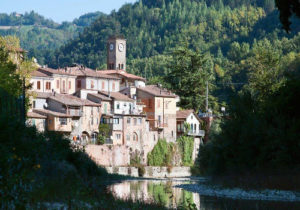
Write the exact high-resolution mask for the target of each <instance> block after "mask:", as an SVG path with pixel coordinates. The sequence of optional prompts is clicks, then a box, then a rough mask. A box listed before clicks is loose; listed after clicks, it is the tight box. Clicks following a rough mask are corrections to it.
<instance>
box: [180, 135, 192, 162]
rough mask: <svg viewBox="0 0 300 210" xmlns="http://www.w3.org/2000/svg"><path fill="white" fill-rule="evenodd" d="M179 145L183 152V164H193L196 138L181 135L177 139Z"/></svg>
mask: <svg viewBox="0 0 300 210" xmlns="http://www.w3.org/2000/svg"><path fill="white" fill-rule="evenodd" d="M177 146H178V147H179V150H180V152H181V160H182V165H184V166H192V165H193V151H194V139H193V138H192V137H189V136H181V137H179V138H178V139H177Z"/></svg>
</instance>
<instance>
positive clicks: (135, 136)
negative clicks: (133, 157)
mask: <svg viewBox="0 0 300 210" xmlns="http://www.w3.org/2000/svg"><path fill="white" fill-rule="evenodd" d="M138 140H139V137H138V135H137V133H136V132H134V133H133V141H138Z"/></svg>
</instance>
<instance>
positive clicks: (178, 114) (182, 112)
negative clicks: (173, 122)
mask: <svg viewBox="0 0 300 210" xmlns="http://www.w3.org/2000/svg"><path fill="white" fill-rule="evenodd" d="M192 113H194V115H195V116H196V118H197V119H198V121H199V122H201V121H202V120H201V119H200V117H199V116H198V115H197V114H196V113H195V111H194V110H193V109H188V110H180V111H177V112H176V119H184V120H185V119H186V118H187V117H188V116H189V115H190V114H192Z"/></svg>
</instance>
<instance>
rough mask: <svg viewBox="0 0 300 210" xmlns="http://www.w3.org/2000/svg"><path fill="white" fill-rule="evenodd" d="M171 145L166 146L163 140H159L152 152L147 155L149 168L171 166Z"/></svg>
mask: <svg viewBox="0 0 300 210" xmlns="http://www.w3.org/2000/svg"><path fill="white" fill-rule="evenodd" d="M173 147H174V145H173V144H168V143H167V141H166V140H165V139H159V140H158V142H157V144H156V145H155V146H154V148H153V150H152V151H151V152H150V153H148V156H147V159H148V165H149V166H171V165H172V156H173V152H172V150H173Z"/></svg>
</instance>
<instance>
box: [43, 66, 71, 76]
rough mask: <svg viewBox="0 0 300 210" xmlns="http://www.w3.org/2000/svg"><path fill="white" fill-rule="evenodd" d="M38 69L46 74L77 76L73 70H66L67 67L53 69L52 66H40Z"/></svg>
mask: <svg viewBox="0 0 300 210" xmlns="http://www.w3.org/2000/svg"><path fill="white" fill-rule="evenodd" d="M38 71H40V72H44V73H46V74H51V76H52V75H53V74H59V75H68V76H76V75H74V74H73V73H72V72H70V71H68V70H66V69H52V68H48V67H47V68H39V69H38Z"/></svg>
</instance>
